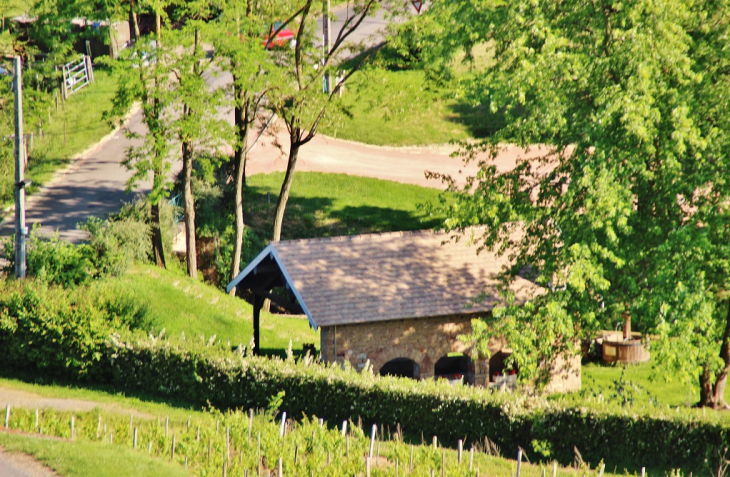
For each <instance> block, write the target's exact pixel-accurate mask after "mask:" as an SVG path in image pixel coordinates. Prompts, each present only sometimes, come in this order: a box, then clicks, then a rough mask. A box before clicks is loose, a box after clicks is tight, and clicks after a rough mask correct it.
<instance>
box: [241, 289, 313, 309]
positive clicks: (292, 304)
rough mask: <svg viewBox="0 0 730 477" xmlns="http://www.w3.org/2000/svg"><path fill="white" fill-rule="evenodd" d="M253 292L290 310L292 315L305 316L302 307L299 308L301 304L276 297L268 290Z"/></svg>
mask: <svg viewBox="0 0 730 477" xmlns="http://www.w3.org/2000/svg"><path fill="white" fill-rule="evenodd" d="M253 292H254V294H255V295H256V296H262V297H264V298H268V299H269V300H271V301H273V302H274V303H276V304H277V305H279V306H282V307H284V308H286V309H287V310H289V311H290V312H292V313H295V314H298V315H303V314H304V310H302V307H301V306H299V303H296V302H293V301H291V300H287V299H286V298H284V297H283V296H280V295H276V294H274V293H271V292H270V291H267V290H258V289H257V290H253Z"/></svg>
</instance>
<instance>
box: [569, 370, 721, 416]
mask: <svg viewBox="0 0 730 477" xmlns="http://www.w3.org/2000/svg"><path fill="white" fill-rule="evenodd" d="M652 366H653V363H652V361H649V362H648V363H642V364H636V365H615V366H614V365H612V366H608V365H603V364H600V363H588V364H585V365H583V376H582V378H583V389H585V390H587V391H589V392H594V393H598V392H600V393H602V394H603V396H604V397H605V398H609V399H613V400H622V396H626V397H630V398H632V399H633V400H634V402H636V403H637V404H648V403H649V402H650V400H653V401H655V402H657V403H658V404H659V405H661V406H667V405H668V406H671V407H676V406H681V407H689V406H692V405H693V404H695V403H696V402H697V401H699V398H700V393H699V389H698V388H697V384H695V385H694V386H689V385H687V384H683V383H682V382H680V381H679V380H678V378H676V377H674V376H667V375H665V374H657V373H653V372H652ZM622 375H623V377H622ZM666 378H669V379H671V380H667V379H666ZM621 388H626V391H619V389H621ZM613 396H615V397H613ZM726 396H728V395H727V393H726ZM728 397H730V396H728Z"/></svg>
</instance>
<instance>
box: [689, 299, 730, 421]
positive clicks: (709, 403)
mask: <svg viewBox="0 0 730 477" xmlns="http://www.w3.org/2000/svg"><path fill="white" fill-rule="evenodd" d="M720 358H721V359H722V361H723V363H724V365H723V367H722V369H721V370H720V372H719V373H717V375H716V376H715V382H714V383H713V382H712V373H710V371H709V370H708V369H704V370H703V372H702V375H700V402H699V403H697V406H699V407H712V408H714V409H730V405H728V404H727V402H725V386H726V384H727V378H728V374H730V301H728V312H727V317H726V318H725V332H724V333H723V337H722V345H721V348H720Z"/></svg>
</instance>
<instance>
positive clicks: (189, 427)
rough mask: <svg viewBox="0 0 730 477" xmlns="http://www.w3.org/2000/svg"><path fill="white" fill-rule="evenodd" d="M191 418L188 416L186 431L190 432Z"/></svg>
mask: <svg viewBox="0 0 730 477" xmlns="http://www.w3.org/2000/svg"><path fill="white" fill-rule="evenodd" d="M191 418H192V416H188V431H189V430H190V419H191Z"/></svg>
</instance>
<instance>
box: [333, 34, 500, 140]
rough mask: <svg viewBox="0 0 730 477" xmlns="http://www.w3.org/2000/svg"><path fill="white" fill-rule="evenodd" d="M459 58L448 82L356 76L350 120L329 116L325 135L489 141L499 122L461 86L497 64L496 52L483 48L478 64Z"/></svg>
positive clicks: (392, 74)
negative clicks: (487, 137) (494, 62)
mask: <svg viewBox="0 0 730 477" xmlns="http://www.w3.org/2000/svg"><path fill="white" fill-rule="evenodd" d="M463 59H464V55H463V54H462V55H460V56H458V57H457V58H455V59H454V61H453V64H452V70H451V71H452V74H453V77H452V78H451V79H449V80H447V81H444V84H440V85H439V84H436V83H435V82H434V81H432V80H428V79H427V77H426V74H425V72H424V71H422V70H387V69H384V68H369V69H366V70H363V71H361V72H359V73H358V74H357V75H355V76H353V77H352V78H351V79H350V80H349V81H348V83H347V88H346V90H345V93H344V94H343V95H342V99H341V102H342V106H343V107H344V108H345V109H346V110H348V111H349V112H350V115H351V116H350V117H344V118H332V117H331V118H329V119H328V121H327V122H326V123H325V124H323V125H322V127H321V128H320V131H321V132H322V133H323V134H327V135H330V136H335V137H339V138H343V139H349V140H353V141H360V142H364V143H368V144H376V145H391V146H420V145H428V144H444V143H448V142H450V141H459V140H463V139H468V138H480V137H485V136H486V135H488V134H489V133H490V131H492V130H493V129H494V128H495V126H496V125H497V124H498V123H499V122H498V119H499V118H498V116H496V115H495V114H493V113H491V112H490V110H489V106H488V104H484V103H483V99H481V98H480V99H478V100H475V99H471V98H468V97H465V96H464V93H465V92H464V91H463V90H462V86H461V83H462V82H464V81H469V80H470V78H472V77H473V75H474V74H475V72H478V71H484V69H485V68H487V67H488V66H489V65H490V64H491V63H492V50H491V48H490V47H489V46H488V45H486V44H485V45H479V46H477V47H476V48H475V50H474V61H473V63H470V64H467V63H464V62H463Z"/></svg>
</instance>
